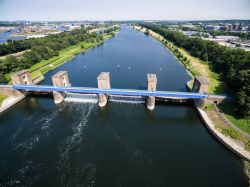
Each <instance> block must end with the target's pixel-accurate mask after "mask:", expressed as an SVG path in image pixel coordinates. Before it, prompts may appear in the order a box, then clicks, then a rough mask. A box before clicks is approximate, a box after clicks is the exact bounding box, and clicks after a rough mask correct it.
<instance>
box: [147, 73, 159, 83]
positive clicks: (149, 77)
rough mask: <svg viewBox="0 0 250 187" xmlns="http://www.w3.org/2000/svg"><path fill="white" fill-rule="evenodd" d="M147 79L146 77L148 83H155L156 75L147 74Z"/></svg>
mask: <svg viewBox="0 0 250 187" xmlns="http://www.w3.org/2000/svg"><path fill="white" fill-rule="evenodd" d="M147 77H148V81H149V82H151V81H157V77H156V74H147Z"/></svg>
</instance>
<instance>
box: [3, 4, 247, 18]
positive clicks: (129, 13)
mask: <svg viewBox="0 0 250 187" xmlns="http://www.w3.org/2000/svg"><path fill="white" fill-rule="evenodd" d="M135 19H144V20H145V19H146V20H209V19H250V0H0V20H7V21H13V20H30V21H46V20H48V21H51V20H58V21H60V20H135Z"/></svg>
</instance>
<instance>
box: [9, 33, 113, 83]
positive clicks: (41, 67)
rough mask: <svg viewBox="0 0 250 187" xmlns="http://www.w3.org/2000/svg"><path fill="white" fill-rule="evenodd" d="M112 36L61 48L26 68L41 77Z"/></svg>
mask: <svg viewBox="0 0 250 187" xmlns="http://www.w3.org/2000/svg"><path fill="white" fill-rule="evenodd" d="M111 37H112V34H103V38H104V40H103V41H96V40H95V41H94V42H86V41H84V42H80V43H79V44H77V45H73V46H70V47H68V48H66V49H63V50H61V51H59V55H58V56H54V57H52V58H50V59H48V60H42V61H40V62H38V63H37V64H35V65H33V66H32V67H30V68H29V69H28V70H29V72H30V73H31V76H32V78H33V79H37V78H39V77H42V76H43V74H45V73H47V72H48V71H50V70H52V69H54V68H56V67H58V66H60V65H62V64H63V63H65V62H67V61H68V60H70V59H71V58H73V57H75V56H76V55H78V54H80V53H83V52H85V51H87V50H88V49H90V48H92V47H95V46H97V45H99V44H101V43H103V42H104V41H105V40H107V39H109V38H111ZM5 76H6V79H7V80H8V81H10V75H9V74H7V75H5Z"/></svg>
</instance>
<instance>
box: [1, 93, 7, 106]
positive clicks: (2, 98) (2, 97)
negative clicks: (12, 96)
mask: <svg viewBox="0 0 250 187" xmlns="http://www.w3.org/2000/svg"><path fill="white" fill-rule="evenodd" d="M6 98H7V96H6V95H1V94H0V107H1V105H2V103H3V100H4V99H6Z"/></svg>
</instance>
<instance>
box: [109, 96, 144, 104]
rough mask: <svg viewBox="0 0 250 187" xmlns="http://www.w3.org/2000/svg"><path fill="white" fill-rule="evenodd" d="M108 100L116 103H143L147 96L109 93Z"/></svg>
mask: <svg viewBox="0 0 250 187" xmlns="http://www.w3.org/2000/svg"><path fill="white" fill-rule="evenodd" d="M108 98H109V99H108V101H111V102H116V103H130V104H143V103H145V97H141V96H125V95H109V97H108Z"/></svg>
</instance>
